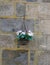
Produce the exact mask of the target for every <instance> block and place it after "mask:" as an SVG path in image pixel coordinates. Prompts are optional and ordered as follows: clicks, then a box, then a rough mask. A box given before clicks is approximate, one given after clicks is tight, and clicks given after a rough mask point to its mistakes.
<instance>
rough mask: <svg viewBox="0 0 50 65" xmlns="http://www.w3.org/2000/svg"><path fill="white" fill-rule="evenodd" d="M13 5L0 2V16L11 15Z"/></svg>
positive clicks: (12, 13)
mask: <svg viewBox="0 0 50 65" xmlns="http://www.w3.org/2000/svg"><path fill="white" fill-rule="evenodd" d="M13 15H14V7H13V4H12V3H1V4H0V16H13Z"/></svg>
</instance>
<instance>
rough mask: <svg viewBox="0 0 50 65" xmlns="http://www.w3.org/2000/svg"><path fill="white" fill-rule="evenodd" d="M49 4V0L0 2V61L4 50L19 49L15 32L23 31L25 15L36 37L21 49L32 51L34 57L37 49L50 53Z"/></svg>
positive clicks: (9, 0) (0, 62) (31, 64)
mask: <svg viewBox="0 0 50 65" xmlns="http://www.w3.org/2000/svg"><path fill="white" fill-rule="evenodd" d="M40 2H41V3H40ZM44 2H46V3H44ZM47 2H49V0H43V1H42V0H17V1H16V0H4V1H3V0H0V60H1V59H2V51H3V48H17V42H16V43H15V42H14V39H15V33H14V31H15V32H16V31H17V30H20V29H21V25H22V21H23V16H24V13H25V19H26V20H25V21H26V23H25V24H26V26H28V29H30V30H31V31H32V32H34V36H35V37H34V40H33V41H32V42H30V43H29V44H28V45H26V46H21V45H20V46H19V48H25V49H27V48H28V49H30V55H31V54H32V55H33V56H34V50H37V49H38V50H40V51H41V50H49V51H50V3H47ZM32 55H31V56H32ZM31 56H30V57H31ZM31 58H32V57H31ZM44 62H46V61H44ZM49 64H50V63H49ZM0 65H2V61H0ZM30 65H33V60H30Z"/></svg>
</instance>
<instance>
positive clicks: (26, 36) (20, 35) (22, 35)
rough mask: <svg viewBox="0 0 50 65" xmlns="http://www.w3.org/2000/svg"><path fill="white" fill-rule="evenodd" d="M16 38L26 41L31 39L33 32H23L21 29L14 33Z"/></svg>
mask: <svg viewBox="0 0 50 65" xmlns="http://www.w3.org/2000/svg"><path fill="white" fill-rule="evenodd" d="M16 38H17V40H18V41H25V42H28V41H31V40H32V39H33V33H32V32H31V33H30V32H28V33H25V32H22V31H20V32H19V31H18V32H17V35H16Z"/></svg>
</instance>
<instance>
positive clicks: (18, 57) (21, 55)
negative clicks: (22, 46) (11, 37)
mask: <svg viewBox="0 0 50 65" xmlns="http://www.w3.org/2000/svg"><path fill="white" fill-rule="evenodd" d="M2 65H28V51H25V50H3V53H2Z"/></svg>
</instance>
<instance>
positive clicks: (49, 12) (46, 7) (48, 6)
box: [38, 3, 50, 19]
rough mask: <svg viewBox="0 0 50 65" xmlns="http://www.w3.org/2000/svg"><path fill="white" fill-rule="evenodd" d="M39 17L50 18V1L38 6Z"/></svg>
mask: <svg viewBox="0 0 50 65" xmlns="http://www.w3.org/2000/svg"><path fill="white" fill-rule="evenodd" d="M38 11H39V19H50V3H41V4H39V6H38Z"/></svg>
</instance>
